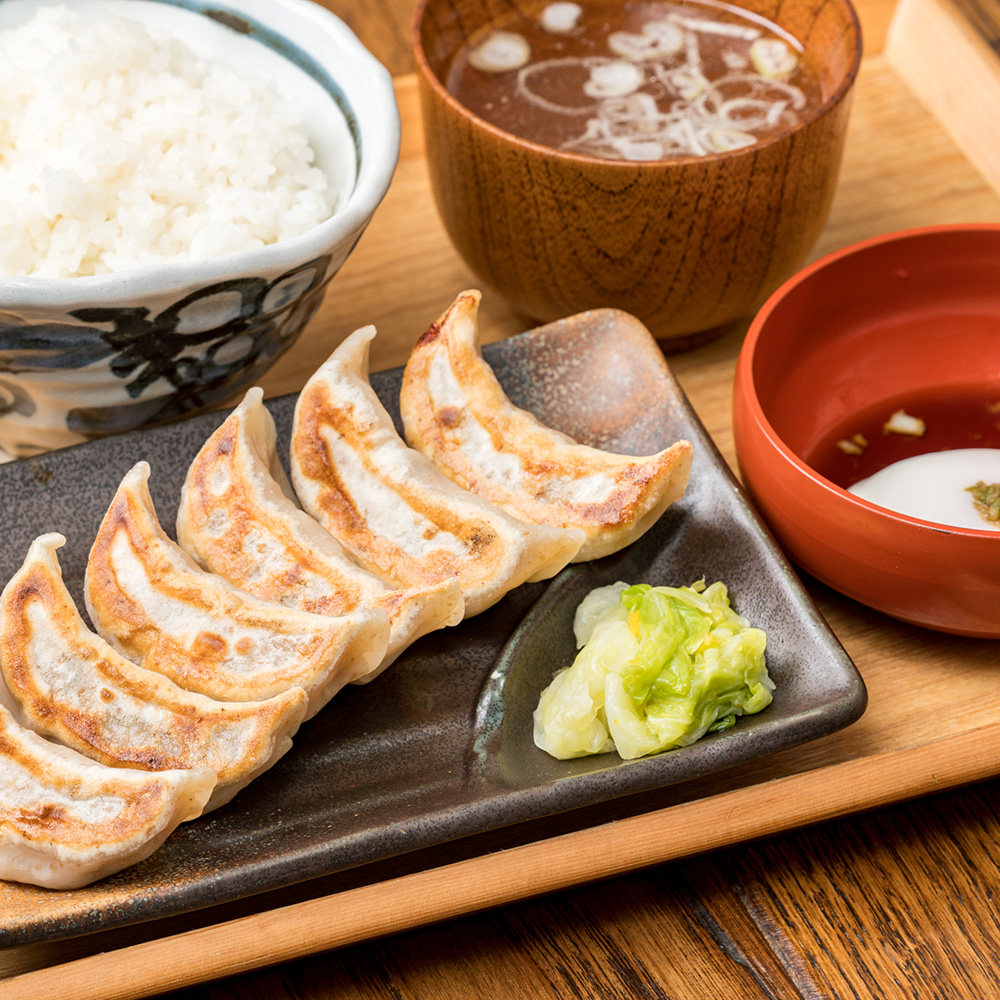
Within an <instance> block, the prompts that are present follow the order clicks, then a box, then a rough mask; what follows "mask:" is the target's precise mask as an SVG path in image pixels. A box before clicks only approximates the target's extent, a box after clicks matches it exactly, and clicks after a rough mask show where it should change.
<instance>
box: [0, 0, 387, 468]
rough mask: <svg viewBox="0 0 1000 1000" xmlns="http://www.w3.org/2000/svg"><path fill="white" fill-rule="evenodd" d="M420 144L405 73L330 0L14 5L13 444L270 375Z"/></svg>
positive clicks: (3, 6) (5, 430) (9, 250)
mask: <svg viewBox="0 0 1000 1000" xmlns="http://www.w3.org/2000/svg"><path fill="white" fill-rule="evenodd" d="M398 153H399V113H398V109H397V106H396V101H395V95H394V91H393V87H392V81H391V78H390V76H389V74H388V73H387V72H386V70H385V69H384V67H382V66H381V64H379V63H378V61H377V60H376V59H375V58H374V57H373V56H372V55H371V54H370V53H369V52H368V51H367V50H366V49H365V48H364V47H363V46H362V44H361V43H360V42H359V41H358V39H357V38H356V37H355V36H354V35H353V34H352V32H351V31H350V30H349V29H348V28H347V27H346V25H344V24H343V22H341V21H340V20H339V19H337V18H336V17H334V16H333V15H332V14H330V13H329V12H328V11H326V10H325V9H324V8H322V7H320V6H318V5H317V4H315V3H312V2H311V0H239V2H238V4H237V3H236V2H235V0H233V4H232V6H227V5H226V4H225V3H219V2H214V0H212V2H202V0H68V2H65V3H63V4H59V3H53V2H51V0H0V448H2V449H3V450H5V451H6V453H7V455H8V456H10V457H22V456H26V455H31V454H37V453H38V452H40V451H44V450H47V449H50V448H55V447H62V446H64V445H67V444H73V443H76V442H79V441H85V440H89V439H93V438H98V437H103V436H106V435H108V434H113V433H118V432H120V431H124V430H132V429H135V428H138V427H144V426H152V425H154V424H159V423H164V422H167V421H170V420H174V419H177V418H178V417H181V416H184V415H187V414H190V413H194V412H197V411H199V410H203V409H205V408H206V407H209V406H212V405H215V404H218V403H220V402H222V401H224V400H227V399H230V398H234V397H235V396H236V395H238V394H239V393H240V392H241V391H242V390H244V389H245V388H246V387H247V386H249V385H251V384H253V383H254V382H255V381H257V380H258V379H259V377H260V376H261V374H262V373H263V372H265V371H266V370H267V369H268V368H269V367H270V366H271V365H272V364H273V363H274V361H275V360H276V359H277V358H278V357H279V356H280V355H281V354H282V353H283V352H284V351H285V350H287V349H288V347H289V346H290V345H291V344H292V343H293V342H294V340H295V339H296V338H297V336H298V335H299V333H300V332H301V330H302V328H303V326H304V325H305V324H306V323H307V321H308V320H309V318H310V317H311V316H312V315H313V313H314V312H315V310H316V308H317V307H318V306H319V304H320V302H321V300H322V298H323V295H324V294H325V292H326V288H327V284H328V283H329V281H330V279H331V278H333V276H334V275H335V274H336V272H337V271H338V269H339V268H340V267H341V265H342V264H343V263H344V261H345V260H346V258H347V256H348V254H349V253H350V251H351V250H352V249H353V247H354V245H355V244H356V243H357V241H358V239H359V238H360V236H361V234H362V232H363V231H364V229H365V227H366V225H367V224H368V222H369V220H370V219H371V217H372V215H373V213H374V212H375V210H376V208H377V207H378V205H379V203H380V202H381V200H382V198H383V196H384V195H385V192H386V190H387V189H388V186H389V182H390V180H391V178H392V174H393V171H394V169H395V165H396V161H397V158H398Z"/></svg>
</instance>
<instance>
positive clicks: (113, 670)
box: [0, 533, 308, 812]
mask: <svg viewBox="0 0 1000 1000" xmlns="http://www.w3.org/2000/svg"><path fill="white" fill-rule="evenodd" d="M65 541H66V539H65V538H63V536H62V535H59V534H54V533H53V534H48V535H42V536H41V537H40V538H37V539H35V541H34V542H33V543H32V545H31V548H30V549H29V550H28V555H27V557H26V558H25V560H24V564H23V565H22V566H21V568H20V570H18V572H17V573H15V574H14V576H13V577H12V578H11V580H10V582H9V583H8V584H7V586H6V587H5V588H4V590H3V594H2V595H0V673H2V675H3V681H4V683H5V684H6V687H7V690H8V692H9V693H10V695H11V697H12V698H13V700H14V702H16V704H17V709H18V721H19V722H20V723H21V724H22V725H25V726H27V727H28V728H29V729H33V730H34V731H35V732H36V733H40V734H42V735H44V736H51V737H53V738H54V739H56V740H58V741H59V742H60V743H62V744H64V745H66V746H69V747H72V748H73V749H74V750H78V751H79V752H80V753H82V754H84V755H85V756H87V757H91V758H92V759H94V760H96V761H99V762H100V763H102V764H108V765H110V766H112V767H115V766H121V767H136V768H140V769H143V770H147V771H164V770H168V769H177V768H192V767H210V768H211V769H212V770H213V771H214V772H215V774H216V778H217V784H216V786H215V790H214V791H213V792H212V797H211V799H209V801H208V804H207V805H206V806H205V812H208V811H209V810H210V809H214V808H216V807H217V806H221V805H222V804H223V803H225V802H228V801H229V800H230V799H231V798H232V797H233V796H234V795H235V794H236V793H237V792H238V791H239V790H240V789H241V788H243V787H244V786H245V785H247V784H248V783H249V782H250V781H252V780H253V779H254V778H255V777H256V776H257V775H258V774H260V773H262V772H263V771H266V770H267V768H269V767H270V766H271V765H272V764H273V763H274V762H275V761H276V760H278V758H279V757H281V756H282V755H283V754H284V753H286V751H287V750H288V749H289V748H290V747H291V745H292V739H291V738H292V735H293V734H294V732H295V730H296V729H297V728H298V726H299V723H300V722H301V721H302V719H303V718H304V716H305V713H306V704H307V701H308V699H307V697H306V693H305V691H303V690H302V689H301V688H292V689H291V690H289V691H286V692H284V693H283V694H278V695H275V696H274V697H273V698H269V699H268V700H266V701H250V702H231V701H230V702H225V701H215V700H213V699H211V698H207V697H205V695H201V694H194V693H193V692H190V691H185V690H184V689H183V688H179V687H178V686H177V685H176V684H174V683H173V682H172V681H170V680H168V679H167V678H166V677H164V676H162V675H161V674H158V673H155V672H153V671H152V670H146V669H144V668H143V667H139V666H136V664H134V663H131V662H130V661H129V660H126V659H125V658H124V657H123V656H120V655H119V654H118V653H116V652H115V651H114V650H113V649H112V648H111V647H110V646H109V645H108V643H106V642H105V641H104V640H103V639H102V638H100V636H97V635H94V633H93V632H91V631H90V629H88V628H87V626H86V625H85V624H84V621H83V619H82V618H81V617H80V612H79V611H78V610H77V607H76V605H75V604H74V603H73V598H72V597H71V596H70V594H69V591H68V590H67V589H66V585H65V584H64V583H63V577H62V570H61V568H60V566H59V560H58V557H57V556H56V550H57V549H58V548H60V547H61V546H62V545H63V544H65Z"/></svg>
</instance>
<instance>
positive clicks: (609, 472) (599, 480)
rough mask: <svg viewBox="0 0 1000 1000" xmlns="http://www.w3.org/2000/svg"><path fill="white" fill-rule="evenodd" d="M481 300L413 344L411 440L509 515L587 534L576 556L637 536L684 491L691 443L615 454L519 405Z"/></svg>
mask: <svg viewBox="0 0 1000 1000" xmlns="http://www.w3.org/2000/svg"><path fill="white" fill-rule="evenodd" d="M479 299H480V295H479V292H477V291H467V292H463V293H462V294H461V295H459V296H458V298H457V299H456V300H455V302H454V303H452V305H451V306H450V308H449V309H448V310H447V311H446V312H445V314H444V315H443V316H442V317H441V318H440V319H439V320H438V321H437V322H436V323H435V324H433V325H432V326H431V327H430V329H429V330H428V331H427V332H426V333H425V334H424V335H423V336H422V337H421V338H420V340H419V341H418V342H417V344H416V346H415V347H414V349H413V352H412V354H411V355H410V359H409V361H408V362H407V365H406V370H405V372H404V375H403V386H402V390H401V392H400V400H399V402H400V411H401V413H402V417H403V426H404V430H405V434H406V439H407V441H408V442H409V443H410V444H411V445H412V446H413V447H414V448H417V449H419V450H420V451H421V452H423V454H425V455H426V456H427V457H428V458H430V459H431V460H432V461H433V462H434V464H435V465H436V466H437V467H438V468H439V469H440V470H441V471H442V472H443V473H444V474H445V475H446V476H448V477H449V478H450V479H452V480H453V481H454V482H456V483H458V485H459V486H462V487H464V488H465V489H467V490H471V491H472V492H474V493H476V494H478V495H479V496H481V497H484V498H485V499H487V500H490V501H491V502H492V503H495V504H497V505H498V506H500V507H502V508H503V509H504V510H506V511H507V512H508V513H511V514H513V515H515V516H516V517H521V518H524V519H525V520H527V521H534V522H537V523H539V524H552V525H561V526H563V527H576V528H580V529H582V530H583V531H585V532H586V534H587V540H586V541H585V542H584V543H583V545H582V546H581V548H580V551H579V552H578V553H577V555H576V557H575V559H574V562H583V561H585V560H588V559H596V558H598V557H600V556H606V555H609V554H610V553H612V552H616V551H618V549H620V548H623V547H624V546H626V545H628V544H629V543H630V542H633V541H635V539H636V538H638V537H639V536H640V535H641V534H642V533H643V532H645V531H646V530H647V529H648V528H650V527H651V526H652V525H653V524H654V523H655V522H656V520H657V519H658V518H659V517H660V515H661V514H662V513H663V511H664V510H665V509H666V508H667V506H668V505H669V504H671V503H673V502H674V501H675V500H677V499H678V498H680V497H681V496H682V495H683V493H684V490H685V489H686V487H687V482H688V476H689V474H690V472H691V445H690V444H689V443H688V442H687V441H678V442H677V443H676V444H673V445H671V446H670V447H669V448H667V449H665V450H664V451H661V452H658V453H657V454H655V455H650V456H648V457H635V456H629V455H616V454H614V453H612V452H608V451H602V450H601V449H598V448H591V447H588V446H587V445H583V444H579V443H578V442H577V441H575V440H574V439H573V438H571V437H569V436H568V435H566V434H563V433H561V432H560V431H557V430H555V429H554V428H551V427H547V426H545V425H544V424H542V423H541V422H540V421H539V420H537V419H536V418H535V417H534V415H532V414H531V413H528V412H527V411H526V410H522V409H519V408H518V407H516V406H514V404H513V403H511V401H510V400H509V399H508V398H507V395H506V394H505V393H504V391H503V389H502V388H501V386H500V383H499V382H498V381H497V378H496V376H495V375H494V373H493V370H492V368H491V367H490V366H489V364H488V363H487V362H486V361H485V360H484V359H483V357H482V354H481V353H480V349H479V328H478V322H477V312H478V308H479Z"/></svg>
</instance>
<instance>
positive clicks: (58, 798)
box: [0, 698, 215, 889]
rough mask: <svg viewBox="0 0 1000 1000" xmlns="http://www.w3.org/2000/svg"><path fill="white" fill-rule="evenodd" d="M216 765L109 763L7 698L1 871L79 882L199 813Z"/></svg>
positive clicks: (2, 710) (0, 714)
mask: <svg viewBox="0 0 1000 1000" xmlns="http://www.w3.org/2000/svg"><path fill="white" fill-rule="evenodd" d="M214 785H215V772H214V771H212V770H210V769H209V768H207V767H198V768H192V769H190V770H181V771H135V770H132V769H131V768H125V767H107V766H106V765H104V764H98V763H97V762H96V761H92V760H89V759H88V758H86V757H84V756H83V755H82V754H78V753H77V752H76V751H75V750H70V749H68V748H66V747H61V746H57V745H56V744H54V743H50V742H49V741H48V740H46V739H43V738H42V737H41V736H39V735H38V734H37V733H33V732H32V731H31V730H30V729H25V728H24V727H23V726H21V725H20V724H19V723H18V722H17V720H16V719H15V718H14V716H13V715H12V714H11V712H10V710H9V708H8V707H7V706H6V705H5V704H4V699H2V698H0V879H10V880H11V881H13V882H27V883H29V884H30V885H40V886H44V887H45V888H46V889H78V888H80V886H83V885H87V884H88V883H90V882H95V881H96V880H97V879H100V878H104V877H105V876H106V875H111V874H112V873H114V872H117V871H120V870H121V869H122V868H127V867H128V866H129V865H132V864H135V863H136V862H138V861H142V860H143V859H144V858H147V857H149V855H150V854H152V853H153V851H155V850H156V849H157V847H159V846H160V844H162V843H163V841H164V840H166V839H167V837H168V836H170V834H171V833H173V831H174V830H175V829H176V827H177V826H178V825H179V824H181V823H183V822H185V821H187V820H191V819H195V818H196V817H198V816H200V815H201V812H202V808H203V807H204V805H205V803H206V802H207V801H208V797H209V796H210V795H211V794H212V788H213V786H214Z"/></svg>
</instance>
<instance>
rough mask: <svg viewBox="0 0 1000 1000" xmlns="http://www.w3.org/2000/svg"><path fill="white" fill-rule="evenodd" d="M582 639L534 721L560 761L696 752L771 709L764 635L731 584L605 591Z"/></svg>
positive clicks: (578, 622) (590, 610)
mask: <svg viewBox="0 0 1000 1000" xmlns="http://www.w3.org/2000/svg"><path fill="white" fill-rule="evenodd" d="M573 632H574V635H575V637H576V643H577V648H578V649H579V650H580V651H579V653H578V654H577V656H576V659H575V660H574V661H573V664H572V665H571V666H569V667H567V668H565V669H563V670H561V671H559V673H557V674H556V675H555V677H554V678H553V680H552V683H551V684H549V686H548V687H547V688H545V690H544V691H543V692H542V694H541V697H540V698H539V701H538V707H537V708H536V709H535V713H534V737H535V743H536V745H537V746H539V747H540V748H541V749H542V750H545V751H546V752H547V753H550V754H551V755H552V756H553V757H558V758H559V759H560V760H565V759H567V758H570V757H582V756H584V755H586V754H595V753H608V752H610V751H612V750H617V752H618V754H619V755H620V756H621V757H623V758H633V757H642V756H645V755H646V754H651V753H658V752H660V751H662V750H669V749H671V748H673V747H682V746H687V745H689V744H691V743H694V741H695V740H697V739H700V738H701V737H702V736H704V735H705V733H707V732H715V731H718V730H722V729H729V728H730V727H731V726H734V725H735V724H736V719H737V716H740V715H752V714H754V713H756V712H759V711H761V710H762V709H764V708H766V707H767V706H768V705H770V704H771V700H772V692H773V690H774V682H773V681H772V680H771V678H770V677H769V676H768V673H767V666H766V664H765V662H764V646H765V636H764V633H763V631H761V629H759V628H754V627H752V626H751V625H750V623H749V622H747V621H746V620H745V619H744V618H741V617H740V616H739V615H738V614H737V613H736V612H735V611H734V610H733V609H732V607H731V606H730V603H729V593H728V591H727V589H726V587H725V585H724V584H722V583H713V584H711V585H709V586H707V587H706V586H705V582H704V580H699V581H698V582H696V583H694V584H692V585H691V586H690V587H651V586H649V585H648V584H636V585H634V586H629V585H628V584H625V583H616V584H613V585H612V586H610V587H599V588H597V589H596V590H593V591H591V592H590V593H589V594H588V595H587V596H586V597H585V598H584V599H583V601H581V602H580V605H579V607H578V608H577V610H576V616H575V618H574V622H573Z"/></svg>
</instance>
